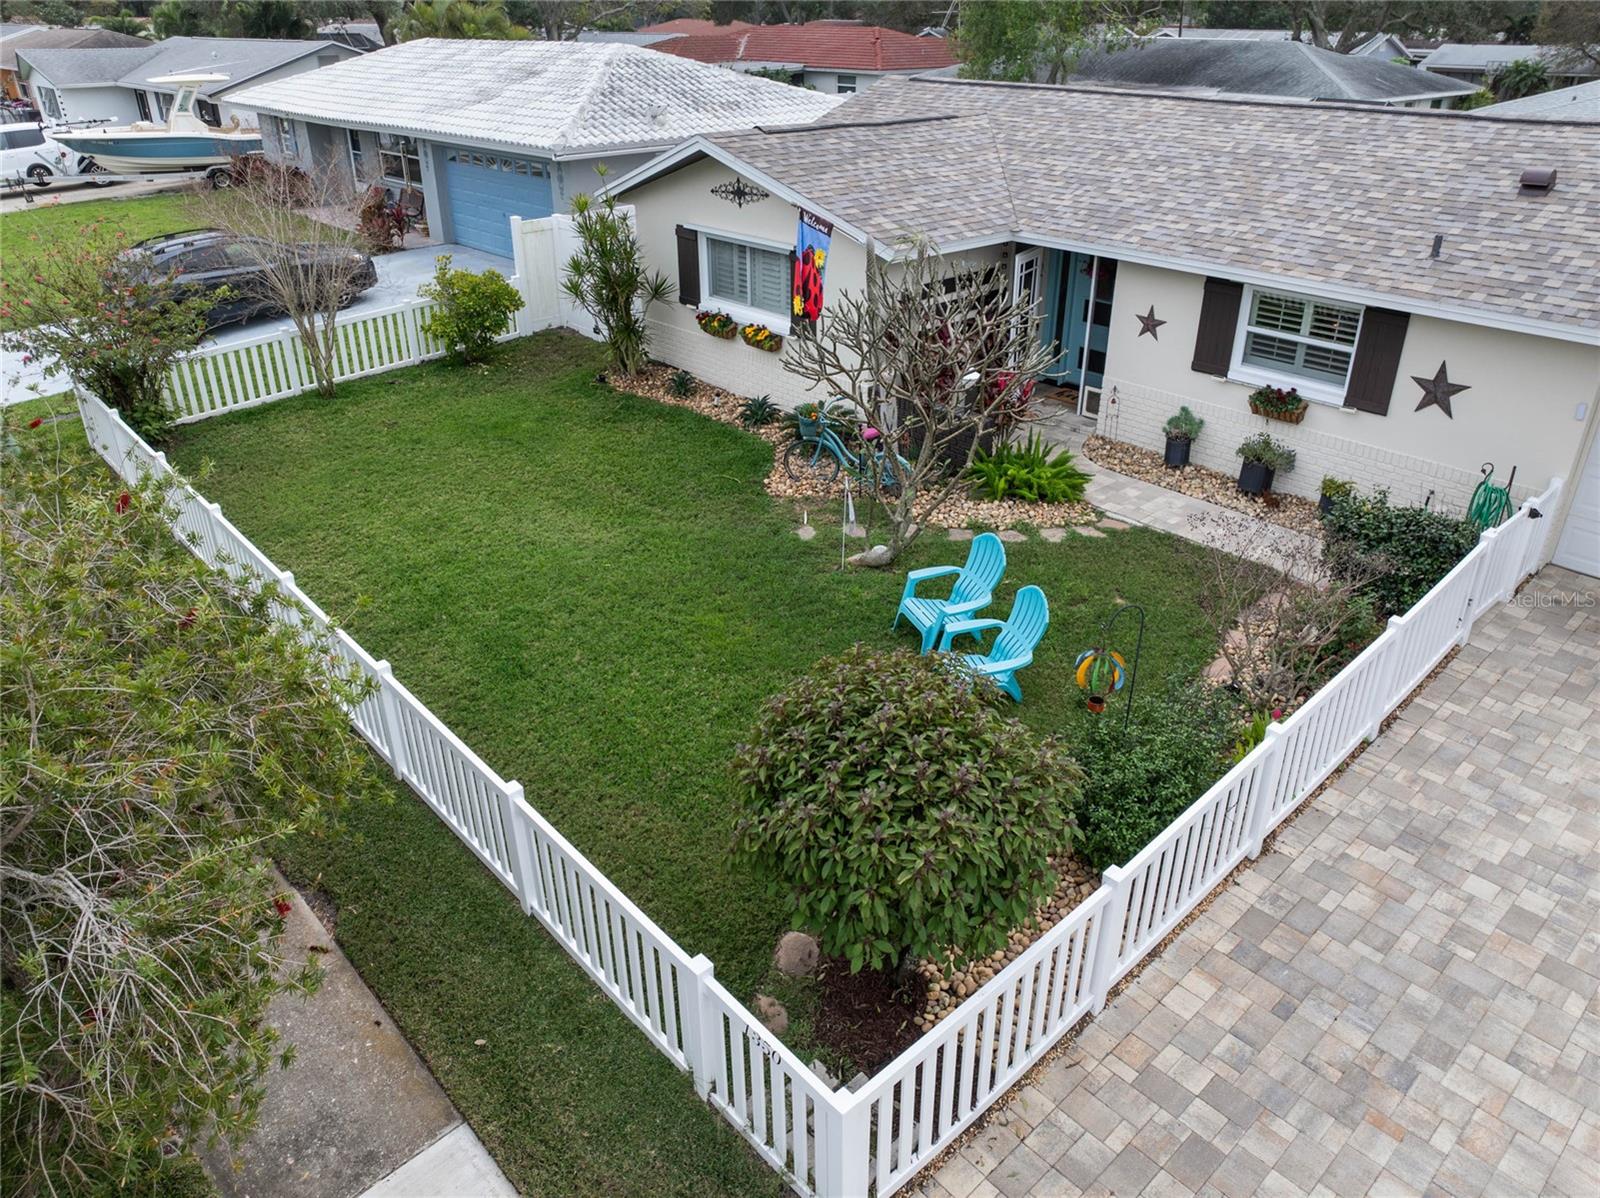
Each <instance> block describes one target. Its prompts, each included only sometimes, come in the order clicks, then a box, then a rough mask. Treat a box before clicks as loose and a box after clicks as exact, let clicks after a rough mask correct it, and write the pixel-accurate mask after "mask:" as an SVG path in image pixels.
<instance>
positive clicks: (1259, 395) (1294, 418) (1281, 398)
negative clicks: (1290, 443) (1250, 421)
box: [1250, 387, 1306, 424]
mask: <svg viewBox="0 0 1600 1198" xmlns="http://www.w3.org/2000/svg"><path fill="white" fill-rule="evenodd" d="M1250 410H1251V411H1252V412H1254V413H1255V414H1256V415H1257V416H1265V417H1266V418H1267V419H1268V420H1282V421H1284V422H1286V423H1288V424H1299V423H1300V422H1301V421H1302V420H1304V419H1305V418H1306V397H1305V396H1303V395H1301V394H1300V392H1298V391H1297V390H1295V389H1294V388H1293V387H1290V388H1289V389H1288V390H1287V391H1286V390H1284V389H1283V388H1282V387H1257V388H1256V389H1255V390H1254V391H1252V392H1250Z"/></svg>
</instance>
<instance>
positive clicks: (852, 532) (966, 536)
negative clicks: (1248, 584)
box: [794, 516, 1133, 545]
mask: <svg viewBox="0 0 1600 1198" xmlns="http://www.w3.org/2000/svg"><path fill="white" fill-rule="evenodd" d="M1132 527H1133V525H1131V524H1129V523H1128V522H1127V521H1125V520H1113V519H1112V518H1111V517H1110V516H1107V517H1106V518H1105V519H1104V520H1101V521H1100V522H1099V523H1097V524H1094V525H1088V524H1074V525H1072V526H1071V527H1069V528H1041V529H1039V538H1040V539H1041V540H1043V541H1048V542H1049V543H1050V544H1052V545H1059V544H1061V542H1062V541H1065V540H1066V539H1067V533H1069V532H1075V533H1077V534H1078V535H1079V536H1080V537H1103V536H1105V535H1106V534H1105V533H1104V532H1102V531H1101V530H1102V529H1110V530H1112V531H1113V532H1120V531H1121V530H1123V529H1126V528H1132ZM844 531H845V535H847V536H852V537H864V536H866V535H867V530H866V529H865V528H863V527H862V526H861V525H859V524H848V525H846V526H845V530H844ZM794 535H795V536H797V537H799V538H800V539H801V540H802V541H809V540H812V539H813V538H815V537H816V535H817V528H816V525H814V524H802V525H800V526H799V527H798V528H796V529H795V530H794ZM944 535H945V538H946V539H947V540H951V541H970V540H972V538H973V536H974V535H975V534H974V532H973V530H972V529H970V528H947V529H945V532H944ZM998 535H999V537H1000V539H1001V540H1002V541H1006V542H1009V543H1011V544H1013V545H1014V544H1016V543H1017V542H1019V541H1026V540H1028V534H1027V533H1025V532H1021V531H1019V530H1017V529H1015V528H1003V529H1001V530H1000V532H999V534H998Z"/></svg>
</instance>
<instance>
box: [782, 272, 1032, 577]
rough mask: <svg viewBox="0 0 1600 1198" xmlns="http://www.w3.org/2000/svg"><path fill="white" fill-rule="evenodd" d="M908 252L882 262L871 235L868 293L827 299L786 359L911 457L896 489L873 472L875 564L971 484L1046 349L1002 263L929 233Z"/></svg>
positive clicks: (1019, 411) (1014, 414)
mask: <svg viewBox="0 0 1600 1198" xmlns="http://www.w3.org/2000/svg"><path fill="white" fill-rule="evenodd" d="M904 248H905V252H904V254H902V256H901V257H900V259H899V260H898V261H895V262H891V263H884V262H881V261H879V260H878V256H877V253H876V252H875V249H874V247H873V246H872V244H871V243H869V244H868V246H867V285H866V289H865V290H864V291H862V292H859V293H856V292H850V291H845V292H841V293H840V294H839V295H837V296H836V297H832V298H830V299H829V301H828V303H827V305H826V306H825V307H824V308H823V310H822V315H821V316H820V317H819V318H818V319H817V320H816V321H814V322H810V323H807V324H803V325H799V326H797V328H796V330H795V332H794V333H792V334H791V336H790V338H789V342H788V346H787V349H786V353H785V355H784V368H785V369H786V370H788V371H789V372H790V373H791V374H794V375H797V376H798V377H800V378H802V379H804V380H805V381H806V382H807V383H808V384H809V385H810V387H811V388H812V389H814V390H818V391H820V392H821V393H822V394H824V395H828V396H837V397H838V398H839V399H840V400H842V401H844V403H845V404H847V405H848V406H849V408H850V409H852V415H853V416H854V417H856V418H857V419H858V420H859V421H860V423H862V424H864V425H871V426H875V427H878V428H880V429H881V430H882V434H881V438H880V439H879V441H877V442H876V444H880V445H882V447H883V449H884V456H885V458H886V459H887V460H888V461H891V462H892V461H894V460H895V458H896V456H898V457H899V458H904V459H907V460H908V461H909V463H910V466H909V469H900V468H898V467H897V468H896V469H895V471H894V474H895V478H894V483H895V485H894V486H892V487H881V486H878V482H879V481H880V480H878V479H871V480H870V482H871V484H872V486H873V488H874V490H875V492H876V493H877V495H878V499H879V501H880V503H881V504H882V506H883V509H884V512H885V515H886V517H887V519H888V524H889V536H890V539H889V541H888V543H887V546H886V549H887V554H886V555H884V556H883V557H882V558H881V560H879V561H877V562H874V563H873V564H877V565H887V564H888V563H889V562H891V561H893V560H894V559H895V558H896V557H897V556H899V554H900V552H901V551H902V550H903V549H904V548H905V547H906V546H907V545H909V544H910V543H911V542H912V541H913V540H914V539H915V538H916V536H917V533H918V532H919V531H920V530H921V527H922V525H923V524H924V523H926V521H927V520H928V518H929V517H930V516H931V515H933V513H934V512H936V511H938V509H939V508H940V507H941V506H942V505H943V504H944V503H945V502H946V501H947V500H949V499H950V498H951V496H953V495H954V494H956V493H957V492H958V491H960V490H962V489H964V488H965V487H966V486H967V481H966V473H967V470H968V469H969V468H970V467H971V465H972V462H973V458H974V457H975V455H976V453H977V451H978V449H979V448H980V447H981V446H982V444H983V442H984V441H985V439H987V438H988V437H990V435H991V434H994V433H996V432H999V431H1003V430H1005V429H1006V428H1007V427H1008V426H1009V425H1011V424H1014V423H1015V422H1017V421H1018V420H1020V419H1022V418H1024V417H1025V415H1026V411H1027V406H1028V396H1029V395H1031V393H1032V388H1033V380H1034V377H1035V376H1036V375H1038V374H1039V372H1040V371H1041V370H1043V369H1044V367H1045V366H1046V364H1047V363H1049V362H1050V361H1051V360H1052V358H1053V357H1054V354H1053V353H1052V352H1051V351H1050V350H1049V349H1048V348H1047V347H1045V346H1044V345H1042V344H1040V341H1039V313H1038V310H1037V305H1036V304H1035V303H1034V302H1033V301H1032V300H1031V299H1030V298H1028V297H1026V296H1021V297H1019V296H1016V295H1014V294H1013V291H1012V288H1011V286H1010V280H1009V278H1007V277H1006V275H1005V273H1004V271H1003V270H1001V269H1000V268H997V267H993V266H980V265H975V264H973V263H970V262H965V261H961V260H952V259H947V258H946V257H945V256H944V255H943V254H941V253H940V252H939V251H938V249H937V247H935V246H934V245H933V244H932V243H930V242H928V241H914V242H908V243H906V245H905V247H904ZM868 456H870V455H868Z"/></svg>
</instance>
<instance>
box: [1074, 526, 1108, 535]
mask: <svg viewBox="0 0 1600 1198" xmlns="http://www.w3.org/2000/svg"><path fill="white" fill-rule="evenodd" d="M1072 531H1073V532H1075V533H1077V534H1078V535H1079V536H1080V537H1103V536H1105V535H1106V534H1105V533H1103V532H1101V531H1100V530H1099V529H1098V528H1090V527H1089V526H1088V525H1087V524H1075V525H1073V528H1072Z"/></svg>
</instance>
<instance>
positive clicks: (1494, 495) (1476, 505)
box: [1467, 462, 1517, 532]
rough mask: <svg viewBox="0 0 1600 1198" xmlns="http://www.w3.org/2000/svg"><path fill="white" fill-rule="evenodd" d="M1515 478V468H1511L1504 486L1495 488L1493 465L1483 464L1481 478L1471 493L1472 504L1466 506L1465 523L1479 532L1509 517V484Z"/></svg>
mask: <svg viewBox="0 0 1600 1198" xmlns="http://www.w3.org/2000/svg"><path fill="white" fill-rule="evenodd" d="M1516 478H1517V468H1516V467H1515V466H1513V467H1511V477H1510V478H1508V479H1506V485H1505V486H1503V487H1497V486H1495V483H1494V463H1493V462H1485V463H1484V464H1483V478H1482V479H1481V480H1479V482H1478V486H1477V489H1476V490H1475V491H1473V492H1472V502H1471V503H1469V504H1468V505H1467V521H1468V522H1469V523H1470V524H1471V525H1472V526H1473V527H1474V528H1476V529H1477V530H1478V531H1479V532H1483V531H1484V530H1485V529H1490V528H1494V527H1495V526H1496V525H1499V524H1503V523H1504V522H1505V519H1506V517H1507V516H1509V515H1511V509H1512V503H1511V484H1512V483H1513V482H1515V481H1516Z"/></svg>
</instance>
